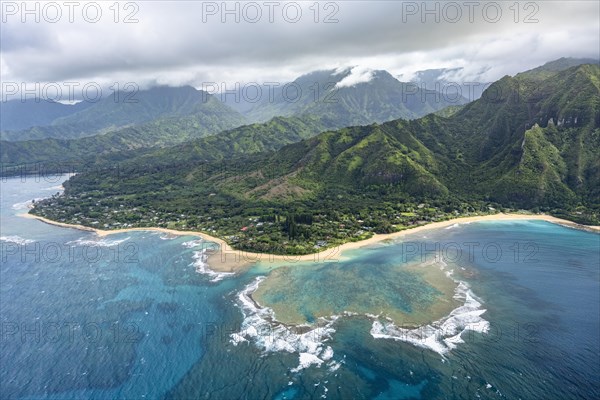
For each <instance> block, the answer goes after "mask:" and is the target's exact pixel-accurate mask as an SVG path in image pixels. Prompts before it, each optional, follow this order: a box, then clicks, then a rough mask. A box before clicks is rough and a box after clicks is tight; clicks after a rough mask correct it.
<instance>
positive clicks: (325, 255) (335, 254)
mask: <svg viewBox="0 0 600 400" xmlns="http://www.w3.org/2000/svg"><path fill="white" fill-rule="evenodd" d="M18 215H19V216H21V217H24V218H30V219H37V220H38V221H41V222H44V223H46V224H49V225H55V226H60V227H63V228H71V229H78V230H82V231H87V232H93V233H95V234H96V235H98V236H100V237H104V236H108V235H113V234H118V233H125V232H134V231H138V232H139V231H154V232H162V233H167V234H171V235H175V236H197V237H200V238H202V239H204V240H206V241H209V242H214V243H216V244H218V245H219V250H218V251H210V249H207V255H208V259H207V262H208V266H209V268H210V269H212V270H213V271H215V272H239V271H240V270H243V269H245V268H246V267H249V266H250V265H252V264H255V263H257V262H261V261H262V262H264V261H268V262H277V261H284V262H290V263H295V262H302V261H314V262H322V261H327V260H331V261H334V260H339V258H340V254H341V252H343V251H347V250H354V249H359V248H361V247H365V246H369V245H372V244H375V243H379V242H382V241H384V240H391V239H397V238H400V237H403V236H406V235H411V234H414V233H419V232H422V231H427V230H431V229H440V228H445V227H449V226H452V225H454V224H461V223H470V222H480V221H511V220H537V221H546V222H551V223H554V224H557V225H562V226H565V227H569V228H575V229H579V230H584V231H588V232H595V233H600V226H597V225H581V224H578V223H576V222H572V221H568V220H565V219H561V218H557V217H553V216H551V215H545V214H503V213H498V214H491V215H477V216H470V217H457V218H453V219H449V220H446V221H438V222H432V223H428V224H424V225H419V226H415V227H414V228H407V229H404V230H401V231H399V232H393V233H385V234H374V235H373V236H372V237H370V238H368V239H365V240H360V241H358V242H348V243H344V244H342V245H339V246H337V247H333V248H327V249H324V250H322V251H319V252H316V253H311V254H304V255H279V254H270V253H252V252H249V251H245V250H235V249H232V248H231V247H230V246H229V244H228V243H227V242H226V241H225V240H223V239H220V238H218V237H215V236H211V235H208V234H206V233H204V232H198V231H178V230H175V229H168V228H157V227H137V228H123V229H114V230H103V229H98V228H92V227H89V226H83V225H75V224H67V223H64V222H58V221H53V220H50V219H48V218H44V217H40V216H37V215H34V214H29V213H24V214H18Z"/></svg>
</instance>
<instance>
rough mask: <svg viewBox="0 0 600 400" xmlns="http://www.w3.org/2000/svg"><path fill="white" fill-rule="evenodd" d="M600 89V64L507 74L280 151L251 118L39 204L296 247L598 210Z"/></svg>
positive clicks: (111, 223) (268, 246)
mask: <svg viewBox="0 0 600 400" xmlns="http://www.w3.org/2000/svg"><path fill="white" fill-rule="evenodd" d="M599 94H600V67H598V66H597V65H581V66H577V67H572V68H569V69H567V70H564V71H560V72H557V73H555V74H553V75H552V76H551V77H549V78H547V79H544V80H540V79H539V78H538V77H533V78H528V77H527V75H526V74H525V75H520V76H516V77H509V76H506V77H504V78H502V79H500V80H499V81H497V82H495V83H494V84H493V85H491V86H490V87H489V88H488V89H487V90H486V92H484V94H483V95H482V97H481V99H479V100H477V101H475V102H472V103H469V104H468V105H466V106H465V107H463V108H462V109H461V110H460V111H458V112H456V113H454V114H453V115H451V116H449V117H440V116H437V115H435V114H430V115H427V116H426V117H423V118H421V119H417V120H411V121H407V120H396V121H390V122H386V123H383V124H371V125H367V126H361V127H349V128H343V129H340V130H338V131H329V132H325V133H322V134H319V135H317V136H315V137H311V138H308V139H305V140H302V141H300V142H297V143H293V144H289V145H286V146H283V147H282V148H280V149H279V150H277V151H275V152H272V153H265V152H262V153H258V152H259V151H261V150H270V149H273V147H277V146H271V147H269V145H268V142H263V145H261V146H259V147H258V148H256V149H253V150H252V151H246V152H243V151H240V149H241V148H247V147H248V146H249V144H248V143H246V144H245V145H242V147H239V144H240V143H243V142H244V140H247V139H248V138H249V137H251V135H253V134H254V135H257V136H255V137H265V136H264V135H265V133H268V132H258V133H256V132H254V129H255V128H252V126H249V127H244V129H245V130H246V131H245V132H242V131H240V130H237V134H238V135H237V136H235V135H232V134H231V133H230V136H228V137H227V140H224V141H223V142H226V144H223V143H221V140H220V138H219V136H213V137H209V138H204V139H200V140H199V141H196V142H193V143H194V144H190V145H180V146H177V147H175V148H167V149H162V150H160V151H157V152H152V153H149V154H145V155H143V156H141V157H138V158H134V159H133V160H129V161H126V162H125V163H124V164H123V165H125V166H129V167H130V169H116V168H106V169H100V170H95V171H92V172H89V173H83V174H80V175H77V176H75V177H74V178H72V179H71V180H70V181H69V182H68V183H67V185H66V186H65V187H66V191H65V196H62V197H59V198H54V199H51V200H48V201H46V202H42V203H41V204H40V205H38V207H36V209H35V213H38V214H40V215H45V216H47V217H50V218H53V219H59V220H62V221H67V222H77V223H82V224H84V225H85V224H92V223H93V222H94V223H102V225H104V224H106V225H105V226H106V227H109V228H110V227H120V226H124V225H125V226H129V225H137V226H153V225H159V226H168V227H172V228H179V229H200V230H205V231H210V232H211V233H215V234H218V235H220V236H222V237H227V238H229V240H230V241H231V242H232V244H234V245H236V246H237V247H239V248H244V249H251V250H262V251H264V250H268V251H275V252H285V253H306V252H310V251H313V250H314V249H313V243H314V242H315V240H322V241H326V242H327V243H329V244H335V243H341V242H344V241H348V240H357V239H360V238H364V237H365V235H367V236H368V235H369V234H370V233H372V232H390V231H394V230H398V229H403V228H404V227H406V226H408V225H411V224H414V223H417V222H418V221H423V220H439V219H444V218H449V217H451V216H455V215H468V214H470V213H473V212H487V211H488V210H489V208H490V207H493V208H494V209H503V208H510V209H518V208H527V209H534V210H538V209H539V210H542V211H545V212H550V213H553V214H555V215H560V216H563V217H568V218H570V219H572V220H576V221H580V222H587V223H596V224H597V223H598V222H600V204H599V202H598V198H599V197H598V195H599V189H598V187H600V185H599V184H600V160H599V157H598V149H600V96H599ZM283 121H286V120H285V119H282V120H281V122H280V123H281V124H283ZM259 126H260V127H263V128H264V130H265V131H270V129H268V128H265V127H264V126H263V125H259ZM289 128H290V127H289V126H286V125H281V126H280V130H281V132H288V130H289ZM272 129H274V128H272ZM234 131H235V130H234ZM234 131H231V132H234ZM270 132H274V131H270ZM304 134H306V135H307V136H310V134H309V133H307V131H300V132H296V134H295V136H296V137H297V138H302V136H303V135H304ZM267 136H268V135H267ZM208 140H212V141H213V142H212V146H213V147H210V146H208V148H207V149H204V147H205V146H206V145H208V142H207V141H208ZM201 143H202V144H201ZM240 154H243V155H245V158H240V157H239V155H240ZM236 155H238V157H237V158H236V157H235V156H236ZM215 160H217V161H215ZM136 167H137V168H136ZM111 211H117V212H116V213H112V212H111ZM249 220H250V221H253V223H249V222H248V221H249ZM259 223H260V224H259ZM248 225H250V228H248ZM242 227H246V228H247V229H244V231H243V233H241V232H240V228H242Z"/></svg>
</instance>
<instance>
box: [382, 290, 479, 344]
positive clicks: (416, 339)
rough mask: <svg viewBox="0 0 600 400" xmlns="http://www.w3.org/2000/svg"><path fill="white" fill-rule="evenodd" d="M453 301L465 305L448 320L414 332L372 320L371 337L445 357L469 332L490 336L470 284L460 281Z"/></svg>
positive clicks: (458, 308)
mask: <svg viewBox="0 0 600 400" xmlns="http://www.w3.org/2000/svg"><path fill="white" fill-rule="evenodd" d="M454 298H455V299H456V300H460V301H462V302H463V305H462V306H460V307H457V308H455V309H454V310H452V312H451V313H450V314H449V315H447V316H446V317H444V318H442V319H439V320H437V321H435V322H432V323H431V324H428V325H424V326H421V327H418V328H414V329H408V328H400V327H398V326H396V325H394V323H393V322H390V321H384V322H381V321H379V320H375V321H373V325H372V328H371V335H372V336H373V337H374V338H376V339H381V338H385V339H393V340H400V341H404V342H408V343H411V344H414V345H415V346H418V347H423V348H427V349H430V350H433V351H435V352H437V353H439V354H442V355H443V354H445V353H447V352H448V351H450V350H452V349H454V348H455V347H456V346H457V345H458V344H459V343H464V341H463V339H462V337H461V335H462V334H463V333H464V332H466V331H468V330H470V331H475V332H480V333H487V332H488V331H489V328H490V324H489V322H488V321H486V320H485V319H483V318H482V317H481V315H482V314H483V313H485V311H486V310H485V309H483V308H481V305H482V304H481V300H479V299H478V298H477V297H476V296H475V294H474V293H473V292H472V291H471V289H470V288H469V286H468V285H467V283H465V282H462V281H458V286H457V287H456V290H455V294H454Z"/></svg>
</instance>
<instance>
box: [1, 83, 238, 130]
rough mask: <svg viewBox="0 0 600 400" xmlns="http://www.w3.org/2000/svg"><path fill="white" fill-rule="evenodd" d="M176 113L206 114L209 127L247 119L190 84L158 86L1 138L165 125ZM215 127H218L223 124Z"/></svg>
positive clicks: (193, 116) (199, 117)
mask: <svg viewBox="0 0 600 400" xmlns="http://www.w3.org/2000/svg"><path fill="white" fill-rule="evenodd" d="M72 107H75V106H72ZM9 111H10V110H9ZM16 111H19V110H16ZM20 111H23V110H20ZM17 117H18V116H11V117H10V118H17ZM177 117H182V118H185V117H190V118H191V119H193V120H194V121H196V122H197V123H200V124H204V122H203V118H204V117H207V121H206V127H207V129H212V128H210V125H212V124H213V123H214V122H215V121H217V120H219V121H223V122H224V123H225V125H227V127H232V126H239V125H241V124H242V123H243V122H245V119H244V117H242V116H241V115H240V114H239V113H237V112H235V111H233V110H231V109H230V108H229V107H227V106H226V105H224V104H222V103H221V102H219V101H218V100H216V99H215V98H214V97H213V96H211V95H209V94H208V93H206V92H202V91H199V90H196V89H194V88H192V87H190V86H186V87H179V88H173V87H156V88H152V89H149V90H143V91H139V92H136V93H118V94H115V95H114V96H113V95H111V96H107V97H104V98H102V99H101V100H99V101H98V102H96V103H93V104H92V105H89V106H88V107H85V108H83V109H81V110H80V111H78V112H75V113H71V114H69V115H66V116H64V117H60V118H57V119H54V120H53V121H52V122H51V124H50V125H47V126H36V127H32V128H30V129H27V130H24V131H3V132H2V133H1V138H2V140H7V141H26V140H39V139H46V138H52V139H76V138H81V137H87V136H94V135H97V134H102V133H107V132H111V131H115V130H118V129H120V128H124V127H131V126H138V125H141V124H147V123H149V122H152V121H157V120H162V121H165V122H164V123H163V124H164V125H166V124H167V123H166V121H173V119H174V118H177ZM159 125H160V123H159ZM218 125H220V123H219V124H218ZM213 128H217V129H218V128H220V126H215V127H213ZM213 133H215V132H213Z"/></svg>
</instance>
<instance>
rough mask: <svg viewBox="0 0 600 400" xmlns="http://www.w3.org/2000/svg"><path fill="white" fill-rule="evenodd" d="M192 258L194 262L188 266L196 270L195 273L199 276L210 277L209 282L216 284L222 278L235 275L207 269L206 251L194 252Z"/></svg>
mask: <svg viewBox="0 0 600 400" xmlns="http://www.w3.org/2000/svg"><path fill="white" fill-rule="evenodd" d="M192 258H193V259H194V262H193V263H191V264H190V265H191V266H193V267H194V268H195V269H196V272H198V273H199V274H203V275H207V276H209V277H211V278H212V279H211V280H210V281H211V282H218V281H220V280H222V279H223V278H226V277H228V276H232V275H235V273H234V272H216V271H213V270H212V269H210V268H209V267H208V263H207V262H206V259H207V258H208V256H207V255H206V249H204V250H200V251H194V255H193V256H192Z"/></svg>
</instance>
